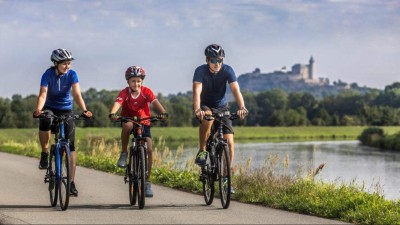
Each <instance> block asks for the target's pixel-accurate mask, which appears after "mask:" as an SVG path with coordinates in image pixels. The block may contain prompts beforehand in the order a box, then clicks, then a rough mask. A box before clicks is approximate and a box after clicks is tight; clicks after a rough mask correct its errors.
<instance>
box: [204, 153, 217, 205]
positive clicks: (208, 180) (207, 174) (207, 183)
mask: <svg viewBox="0 0 400 225" xmlns="http://www.w3.org/2000/svg"><path fill="white" fill-rule="evenodd" d="M201 170H202V174H201V179H202V181H203V196H204V201H205V202H206V204H207V205H211V203H212V202H213V200H214V193H215V185H214V184H215V183H214V177H213V172H212V170H211V163H210V157H207V163H206V165H205V166H204V168H202V169H201Z"/></svg>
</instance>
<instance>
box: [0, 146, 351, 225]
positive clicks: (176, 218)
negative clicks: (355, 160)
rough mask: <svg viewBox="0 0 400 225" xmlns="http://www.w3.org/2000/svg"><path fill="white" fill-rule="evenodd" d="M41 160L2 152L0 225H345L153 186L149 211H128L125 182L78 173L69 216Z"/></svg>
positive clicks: (80, 170)
mask: <svg viewBox="0 0 400 225" xmlns="http://www.w3.org/2000/svg"><path fill="white" fill-rule="evenodd" d="M38 163H39V159H36V158H29V157H23V156H18V155H12V154H7V153H2V152H0V177H1V179H0V224H343V223H341V222H340V221H335V220H328V219H323V218H319V217H313V216H307V215H301V214H297V213H291V212H287V211H282V210H276V209H271V208H268V207H263V206H256V205H250V204H243V203H239V202H235V201H232V202H231V205H230V207H229V208H228V209H222V208H221V203H220V201H219V199H214V203H213V204H212V205H210V206H207V205H205V203H204V199H203V196H201V195H196V194H192V193H187V192H182V191H178V190H174V189H171V188H167V187H163V186H159V185H153V192H154V197H153V198H146V205H145V208H144V209H142V210H139V209H138V207H137V206H130V205H129V200H128V185H127V184H125V183H124V181H123V177H122V176H118V175H113V174H108V173H104V172H99V171H96V170H92V169H87V168H83V167H78V168H77V175H76V179H75V180H76V186H77V189H78V191H79V196H78V197H74V198H71V201H70V206H69V208H68V210H67V211H61V210H60V208H59V207H51V206H50V200H49V192H48V191H47V184H45V183H44V182H43V178H44V174H45V171H44V170H39V169H38Z"/></svg>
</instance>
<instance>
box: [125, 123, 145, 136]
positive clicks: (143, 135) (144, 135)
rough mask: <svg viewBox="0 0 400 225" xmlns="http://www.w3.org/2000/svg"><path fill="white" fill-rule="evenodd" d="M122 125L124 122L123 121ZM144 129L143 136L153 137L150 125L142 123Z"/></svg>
mask: <svg viewBox="0 0 400 225" xmlns="http://www.w3.org/2000/svg"><path fill="white" fill-rule="evenodd" d="M121 126H122V123H121ZM142 126H143V130H142V137H148V138H151V131H150V126H148V125H142ZM132 132H133V129H132V130H131V133H132Z"/></svg>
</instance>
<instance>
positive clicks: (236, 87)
mask: <svg viewBox="0 0 400 225" xmlns="http://www.w3.org/2000/svg"><path fill="white" fill-rule="evenodd" d="M229 87H230V88H231V91H232V93H233V96H235V99H236V103H237V104H238V106H239V109H238V111H237V114H238V115H239V117H240V119H244V117H245V116H246V115H247V113H248V111H247V109H246V107H245V106H244V100H243V96H242V92H240V88H239V83H238V82H237V81H235V82H232V83H230V84H229Z"/></svg>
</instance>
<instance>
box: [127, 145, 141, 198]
mask: <svg viewBox="0 0 400 225" xmlns="http://www.w3.org/2000/svg"><path fill="white" fill-rule="evenodd" d="M131 148H133V147H131ZM129 154H130V155H129V164H128V167H127V168H126V173H127V175H128V180H129V202H130V204H131V205H136V196H137V190H138V185H137V182H135V177H136V174H135V168H136V157H135V154H133V149H130V153H129Z"/></svg>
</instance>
